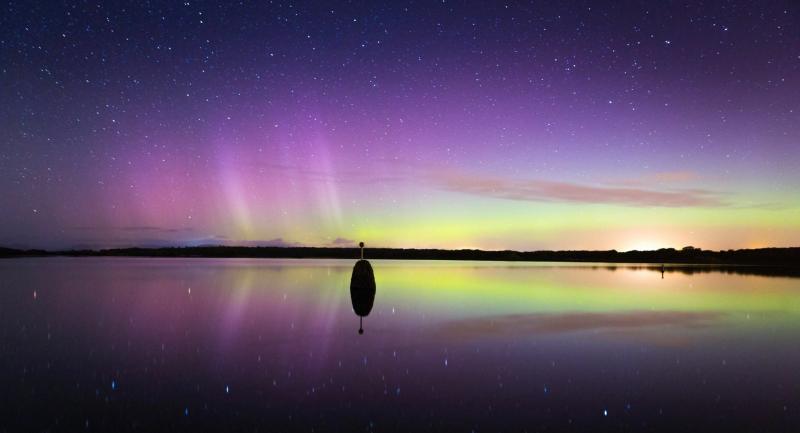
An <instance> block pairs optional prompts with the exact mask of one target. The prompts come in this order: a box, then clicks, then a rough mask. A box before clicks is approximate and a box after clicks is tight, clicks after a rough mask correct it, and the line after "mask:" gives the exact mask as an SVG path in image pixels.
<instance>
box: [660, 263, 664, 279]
mask: <svg viewBox="0 0 800 433" xmlns="http://www.w3.org/2000/svg"><path fill="white" fill-rule="evenodd" d="M661 279H662V280H663V279H664V264H663V263H662V264H661Z"/></svg>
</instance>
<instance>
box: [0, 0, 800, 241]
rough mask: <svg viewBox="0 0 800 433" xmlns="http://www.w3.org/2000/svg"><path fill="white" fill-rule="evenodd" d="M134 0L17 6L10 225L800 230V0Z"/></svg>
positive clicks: (345, 232)
mask: <svg viewBox="0 0 800 433" xmlns="http://www.w3.org/2000/svg"><path fill="white" fill-rule="evenodd" d="M123 3H124V2H108V4H106V3H105V2H100V3H98V2H72V1H66V2H56V1H44V2H6V3H4V4H3V5H2V6H1V7H0V245H4V246H12V247H42V248H72V247H92V248H98V247H118V246H133V245H139V246H161V245H201V244H226V245H314V246H349V245H352V243H353V242H354V241H358V240H364V241H366V242H367V243H368V245H374V246H388V247H441V248H483V249H505V248H511V249H575V248H585V249H611V248H615V249H620V250H627V249H652V248H659V247H682V246H684V245H694V246H698V247H702V248H709V249H722V248H724V249H727V248H749V247H763V246H790V245H800V194H798V192H799V191H800V4H798V3H797V2H793V1H785V2H784V1H754V2H746V1H709V2H703V4H700V2H688V1H687V2H669V1H652V2H626V1H623V2H617V1H610V2H574V4H571V3H573V2H525V3H523V2H507V3H503V2H450V1H438V2H433V1H431V2H401V1H392V2H386V3H385V4H381V2H369V1H365V2H352V3H351V2H348V3H338V2H328V1H325V2H297V3H281V2H265V3H263V4H262V3H261V2H244V3H237V4H228V5H216V4H213V3H204V2H195V1H191V2H185V3H184V2H163V3H162V2H155V1H151V2H147V1H144V2H131V3H130V4H127V5H123ZM551 3H558V4H551ZM562 3H563V4H562ZM567 3H570V4H567Z"/></svg>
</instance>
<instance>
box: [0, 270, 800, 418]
mask: <svg viewBox="0 0 800 433" xmlns="http://www.w3.org/2000/svg"><path fill="white" fill-rule="evenodd" d="M354 263H355V260H273V259H202V258H197V259H147V258H34V259H6V260H0V384H2V394H0V395H2V397H0V398H1V399H2V400H0V403H1V404H0V431H197V430H215V431H224V430H235V431H265V432H267V431H270V432H271V431H353V432H356V431H463V432H471V431H475V432H485V431H574V432H582V431H590V430H591V431H659V432H660V431H664V432H667V431H769V432H775V431H787V432H790V431H795V432H796V431H800V338H798V337H800V279H797V278H790V277H780V276H766V275H750V274H748V273H746V272H744V273H732V272H718V271H716V270H714V269H710V268H704V267H692V268H680V269H678V268H672V267H667V268H666V269H665V271H666V272H664V273H663V274H662V272H661V270H660V269H659V267H642V266H628V265H619V266H614V265H611V266H609V265H603V264H596V265H592V264H552V263H504V262H447V261H443V262H430V261H380V260H375V261H372V267H373V269H374V273H375V280H376V285H377V291H376V295H375V298H374V305H373V306H372V309H371V312H370V313H369V315H367V316H366V317H364V319H363V330H364V333H363V335H359V333H358V329H359V317H358V316H357V315H356V314H355V313H354V310H353V305H352V303H351V295H350V275H351V272H352V269H353V265H354ZM662 275H663V277H662Z"/></svg>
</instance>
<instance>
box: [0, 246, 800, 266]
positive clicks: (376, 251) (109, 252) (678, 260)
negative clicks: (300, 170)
mask: <svg viewBox="0 0 800 433" xmlns="http://www.w3.org/2000/svg"><path fill="white" fill-rule="evenodd" d="M26 256H27V257H35V256H134V257H251V258H297V259H305V258H328V259H357V258H358V257H359V249H358V248H316V247H228V246H202V247H170V248H118V249H105V250H68V251H43V250H16V249H11V248H0V257H26ZM369 258H370V259H371V260H380V259H395V260H493V261H512V262H516V261H531V262H598V263H671V264H705V265H760V266H772V267H788V268H800V248H759V249H743V250H725V251H710V250H703V249H700V248H694V247H686V248H683V249H680V250H676V249H674V248H662V249H660V250H652V251H626V252H619V251H616V250H609V251H511V250H504V251H483V250H442V249H402V248H370V249H369ZM692 272H695V271H692Z"/></svg>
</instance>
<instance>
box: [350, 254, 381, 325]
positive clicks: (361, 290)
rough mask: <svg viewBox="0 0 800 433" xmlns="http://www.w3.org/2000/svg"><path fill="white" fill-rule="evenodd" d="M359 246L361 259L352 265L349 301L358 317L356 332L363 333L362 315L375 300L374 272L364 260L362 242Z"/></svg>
mask: <svg viewBox="0 0 800 433" xmlns="http://www.w3.org/2000/svg"><path fill="white" fill-rule="evenodd" d="M358 246H359V247H361V260H359V261H357V262H356V265H355V266H353V275H352V276H351V277H350V301H352V303H353V311H354V312H355V313H356V314H357V315H358V316H359V317H358V333H359V334H363V333H364V326H363V323H364V320H363V319H364V317H366V316H368V315H369V313H370V311H372V304H373V303H374V302H375V274H374V273H373V272H372V265H370V264H369V262H368V261H366V260H364V242H359V244H358Z"/></svg>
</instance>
